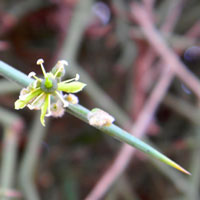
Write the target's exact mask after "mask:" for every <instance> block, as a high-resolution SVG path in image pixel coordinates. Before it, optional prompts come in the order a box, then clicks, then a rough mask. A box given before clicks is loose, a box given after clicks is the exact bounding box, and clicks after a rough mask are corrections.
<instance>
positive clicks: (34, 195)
mask: <svg viewBox="0 0 200 200" xmlns="http://www.w3.org/2000/svg"><path fill="white" fill-rule="evenodd" d="M39 118H40V113H39V112H38V113H36V115H35V119H34V122H33V126H32V128H31V130H32V131H31V133H30V137H29V139H28V143H27V148H26V151H25V152H24V156H23V159H22V161H21V166H20V172H19V182H20V187H21V189H22V191H23V194H24V196H25V199H27V200H39V199H40V198H39V195H38V192H37V189H36V186H35V183H34V173H35V168H36V165H37V162H38V155H39V154H38V152H39V150H40V148H41V144H42V140H43V138H44V136H45V133H46V129H45V128H43V126H42V125H41V123H40V120H38V119H39ZM46 121H47V122H48V120H46ZM47 122H46V124H47ZM47 125H48V124H47Z"/></svg>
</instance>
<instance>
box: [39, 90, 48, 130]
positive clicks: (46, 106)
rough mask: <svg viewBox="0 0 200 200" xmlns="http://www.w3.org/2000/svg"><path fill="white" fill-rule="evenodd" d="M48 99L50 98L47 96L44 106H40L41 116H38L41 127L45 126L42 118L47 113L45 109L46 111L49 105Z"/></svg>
mask: <svg viewBox="0 0 200 200" xmlns="http://www.w3.org/2000/svg"><path fill="white" fill-rule="evenodd" d="M49 98H50V95H49V94H47V95H46V98H45V101H44V104H43V105H42V108H41V115H40V122H41V124H42V125H43V126H45V120H44V117H45V115H46V113H47V109H48V105H49Z"/></svg>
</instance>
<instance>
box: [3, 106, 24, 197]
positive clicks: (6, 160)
mask: <svg viewBox="0 0 200 200" xmlns="http://www.w3.org/2000/svg"><path fill="white" fill-rule="evenodd" d="M0 113H1V117H0V122H1V123H3V125H4V129H5V133H4V138H3V151H2V161H1V162H2V164H1V181H0V185H1V189H0V196H3V197H1V199H2V200H3V199H4V200H6V199H10V197H21V194H20V192H18V191H15V190H12V188H13V184H14V180H15V169H16V159H17V146H18V140H19V134H20V132H21V131H22V129H23V122H22V119H21V118H20V117H18V116H17V115H15V114H13V113H10V112H9V111H7V110H5V109H3V108H0Z"/></svg>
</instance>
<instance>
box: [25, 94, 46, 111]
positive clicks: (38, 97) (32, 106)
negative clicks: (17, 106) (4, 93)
mask: <svg viewBox="0 0 200 200" xmlns="http://www.w3.org/2000/svg"><path fill="white" fill-rule="evenodd" d="M44 94H45V93H44V92H42V93H41V94H40V95H39V96H37V98H36V99H35V100H34V101H33V102H32V103H31V104H30V105H29V108H30V109H31V110H32V109H34V108H36V106H34V104H35V103H36V102H37V101H38V100H39V99H40V98H41V97H42V96H43V95H44Z"/></svg>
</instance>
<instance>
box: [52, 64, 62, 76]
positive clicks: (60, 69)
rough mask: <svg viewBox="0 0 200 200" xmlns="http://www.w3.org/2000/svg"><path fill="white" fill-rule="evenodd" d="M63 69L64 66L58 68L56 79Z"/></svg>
mask: <svg viewBox="0 0 200 200" xmlns="http://www.w3.org/2000/svg"><path fill="white" fill-rule="evenodd" d="M62 67H63V66H60V67H59V68H58V71H57V72H56V73H55V75H54V78H56V77H57V75H58V73H59V72H61V71H62V70H63V69H62ZM63 68H64V67H63Z"/></svg>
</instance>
